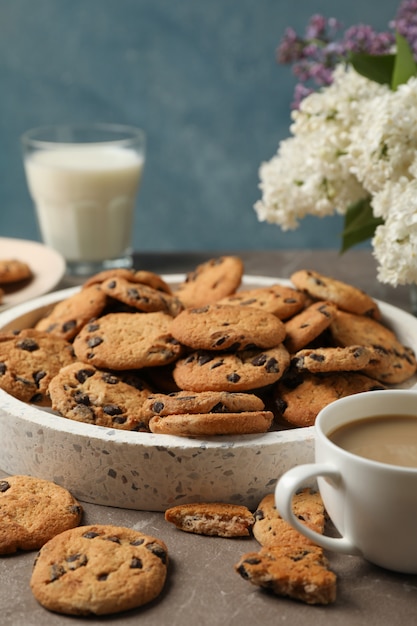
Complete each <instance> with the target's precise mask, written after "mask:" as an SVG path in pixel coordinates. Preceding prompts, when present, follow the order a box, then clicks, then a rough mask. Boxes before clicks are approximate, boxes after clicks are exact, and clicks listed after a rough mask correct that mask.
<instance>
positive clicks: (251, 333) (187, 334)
mask: <svg viewBox="0 0 417 626" xmlns="http://www.w3.org/2000/svg"><path fill="white" fill-rule="evenodd" d="M170 331H171V334H172V335H173V336H174V337H175V339H177V340H178V341H180V342H181V343H182V344H183V345H185V346H188V347H189V348H192V349H193V350H233V351H235V350H244V349H246V348H249V347H254V346H256V347H258V348H273V347H274V346H277V345H278V344H280V343H281V342H282V341H283V340H284V338H285V326H284V324H283V322H282V321H281V320H280V319H278V318H277V317H276V316H275V315H273V314H272V313H268V312H265V311H261V310H260V309H256V308H254V307H237V306H230V305H227V304H208V305H206V306H202V307H198V308H188V309H185V310H184V311H182V312H181V313H180V314H179V315H177V317H175V318H174V319H173V321H172V324H171V327H170Z"/></svg>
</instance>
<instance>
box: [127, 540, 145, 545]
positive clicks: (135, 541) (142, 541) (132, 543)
mask: <svg viewBox="0 0 417 626" xmlns="http://www.w3.org/2000/svg"><path fill="white" fill-rule="evenodd" d="M144 543H145V540H144V539H135V540H134V541H131V542H130V545H131V546H141V545H142V544H144Z"/></svg>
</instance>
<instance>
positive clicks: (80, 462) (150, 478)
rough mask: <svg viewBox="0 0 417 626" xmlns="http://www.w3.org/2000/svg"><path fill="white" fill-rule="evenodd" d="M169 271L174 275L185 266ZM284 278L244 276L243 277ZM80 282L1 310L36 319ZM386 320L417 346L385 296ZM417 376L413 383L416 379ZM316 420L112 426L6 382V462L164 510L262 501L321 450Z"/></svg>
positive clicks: (115, 501)
mask: <svg viewBox="0 0 417 626" xmlns="http://www.w3.org/2000/svg"><path fill="white" fill-rule="evenodd" d="M163 278H164V279H165V280H166V281H167V282H168V283H170V284H175V283H177V282H180V281H181V280H182V279H183V275H169V276H163ZM277 282H281V283H284V284H289V283H288V281H283V280H280V279H277V278H267V277H258V276H252V277H250V276H245V277H244V279H243V282H242V284H243V287H245V288H249V287H252V286H262V285H271V284H273V283H277ZM78 289H79V288H78V287H77V288H71V289H66V290H63V291H59V292H55V293H52V294H48V295H46V296H42V297H39V298H36V299H34V300H32V301H30V302H26V303H25V304H21V305H18V306H16V307H14V308H12V309H9V310H7V311H5V312H4V313H1V314H0V329H1V330H11V329H22V328H27V327H30V326H33V325H34V324H35V323H36V321H37V320H38V319H40V318H41V317H42V316H43V315H44V314H45V313H46V311H48V310H49V309H50V308H52V306H53V305H54V304H55V303H57V302H58V301H60V300H63V299H64V298H67V297H68V296H70V295H72V294H73V293H75V292H76V291H78ZM379 304H380V307H381V311H382V313H383V316H384V319H385V321H386V322H387V323H388V324H389V325H390V326H391V328H392V329H393V330H394V331H395V332H396V333H397V335H398V337H399V338H400V340H401V341H402V342H403V343H405V344H406V345H409V346H411V347H412V348H413V349H414V350H416V352H417V320H416V319H415V318H414V317H412V316H411V315H409V314H408V313H405V312H404V311H401V310H399V309H397V308H395V307H393V306H391V305H388V304H384V303H379ZM415 382H416V381H415V379H412V380H411V381H408V384H407V386H412V385H414V384H415ZM313 430H314V429H313V428H312V427H309V428H299V429H288V430H282V431H273V432H268V433H265V434H260V435H241V436H236V437H211V438H207V439H204V440H202V439H186V438H183V437H174V436H169V435H155V434H151V433H140V432H130V431H124V430H117V429H109V428H104V427H101V426H94V425H91V424H82V423H80V422H76V421H72V420H69V419H65V418H63V417H60V416H58V415H55V414H53V413H52V412H51V411H48V410H45V409H40V408H37V407H34V406H32V405H28V404H25V403H23V402H20V401H19V400H17V399H15V398H13V397H12V396H10V395H9V394H7V393H5V392H4V391H3V390H1V389H0V469H1V470H3V471H4V472H7V473H9V474H29V475H32V476H38V477H41V478H45V479H48V480H53V481H55V482H56V483H58V484H60V485H62V486H64V487H66V488H67V489H69V490H70V491H71V492H72V493H73V495H74V496H75V497H77V498H78V499H79V500H81V501H85V502H92V503H96V504H103V505H107V506H115V507H123V508H128V509H137V510H147V511H163V510H165V509H166V508H168V507H170V506H174V505H177V504H184V503H187V502H196V501H224V502H232V503H237V504H244V505H246V506H248V507H249V508H251V509H253V508H255V507H256V506H257V505H258V503H259V501H260V500H261V498H262V497H263V496H264V495H265V494H267V493H270V492H272V491H273V489H274V487H275V483H276V481H277V479H278V477H279V476H280V475H281V474H282V473H283V472H285V471H287V470H288V469H290V468H291V467H293V466H295V465H298V464H301V463H307V462H311V461H312V460H313V458H314V433H313Z"/></svg>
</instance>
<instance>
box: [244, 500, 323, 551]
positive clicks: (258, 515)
mask: <svg viewBox="0 0 417 626" xmlns="http://www.w3.org/2000/svg"><path fill="white" fill-rule="evenodd" d="M293 511H294V514H295V515H296V516H297V517H298V518H299V519H300V520H301V521H302V522H303V523H304V524H306V525H307V526H309V527H310V528H312V529H313V530H315V531H316V532H317V533H320V534H322V533H323V531H324V522H325V513H324V505H323V501H322V499H321V496H320V494H319V492H317V491H313V490H312V489H309V488H306V489H303V490H302V491H300V492H299V493H297V494H296V495H295V496H294V498H293ZM254 518H255V522H254V525H253V528H252V532H253V536H254V537H255V539H256V540H257V541H258V543H260V544H261V546H273V545H280V544H288V545H294V546H296V545H297V546H301V545H311V544H312V541H311V540H310V539H307V537H305V536H304V535H302V534H301V533H299V532H298V531H297V530H295V528H293V527H292V526H291V525H290V524H289V523H288V522H286V521H285V520H284V519H283V518H282V517H281V515H280V514H279V512H278V510H277V508H276V506H275V496H274V494H273V493H269V494H267V495H266V496H265V497H264V498H262V500H261V502H260V503H259V505H258V507H257V509H256V511H255V513H254Z"/></svg>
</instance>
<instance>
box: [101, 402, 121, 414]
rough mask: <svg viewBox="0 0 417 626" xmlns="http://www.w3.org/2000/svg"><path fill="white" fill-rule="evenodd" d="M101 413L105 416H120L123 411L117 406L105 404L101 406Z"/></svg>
mask: <svg viewBox="0 0 417 626" xmlns="http://www.w3.org/2000/svg"><path fill="white" fill-rule="evenodd" d="M103 411H104V413H105V414H106V415H121V414H122V413H123V409H121V408H120V407H119V406H118V405H117V404H105V405H104V406H103Z"/></svg>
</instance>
